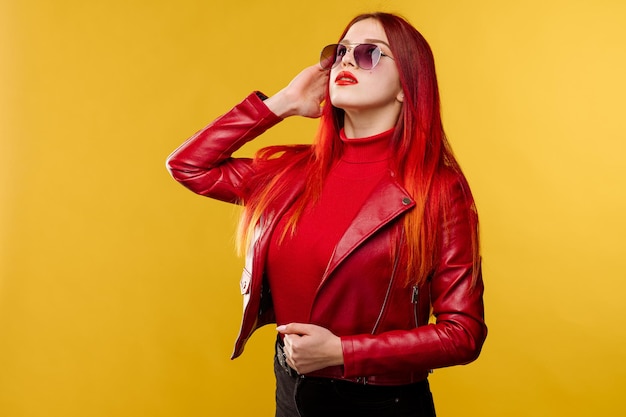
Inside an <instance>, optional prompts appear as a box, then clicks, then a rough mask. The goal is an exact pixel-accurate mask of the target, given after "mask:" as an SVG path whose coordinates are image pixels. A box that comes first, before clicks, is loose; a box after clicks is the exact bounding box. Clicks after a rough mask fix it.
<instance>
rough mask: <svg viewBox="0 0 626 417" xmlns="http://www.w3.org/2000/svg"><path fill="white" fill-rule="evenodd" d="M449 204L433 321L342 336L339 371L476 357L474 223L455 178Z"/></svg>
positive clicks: (479, 303)
mask: <svg viewBox="0 0 626 417" xmlns="http://www.w3.org/2000/svg"><path fill="white" fill-rule="evenodd" d="M450 187H451V190H450V201H451V204H450V209H449V212H448V214H447V216H446V219H444V220H445V223H444V224H442V240H441V249H440V261H439V264H438V267H437V269H436V271H435V274H434V276H433V278H432V281H431V286H430V291H431V292H430V293H431V303H432V310H433V314H434V316H435V317H436V323H435V324H429V325H425V326H420V327H417V328H415V329H412V330H395V331H388V332H384V333H381V334H377V335H356V336H347V337H342V338H341V341H342V350H343V358H344V372H345V373H344V376H345V377H354V376H363V375H379V374H385V373H389V372H401V371H403V370H415V371H419V370H428V369H435V368H441V367H446V366H452V365H458V364H465V363H469V362H471V361H473V360H475V359H476V358H477V357H478V355H479V353H480V350H481V348H482V345H483V342H484V340H485V338H486V335H487V328H486V326H485V322H484V309H483V282H482V277H481V275H480V271H479V273H478V278H477V280H476V282H475V283H474V282H473V279H472V275H473V272H474V267H473V256H472V249H471V241H470V239H469V236H470V231H471V229H470V228H476V227H477V224H475V222H474V221H473V220H472V216H471V213H470V210H471V208H470V202H471V201H470V199H469V197H468V196H467V195H466V193H465V190H464V185H462V184H461V182H459V181H458V180H455V181H454V182H453V183H452V184H451V186H450Z"/></svg>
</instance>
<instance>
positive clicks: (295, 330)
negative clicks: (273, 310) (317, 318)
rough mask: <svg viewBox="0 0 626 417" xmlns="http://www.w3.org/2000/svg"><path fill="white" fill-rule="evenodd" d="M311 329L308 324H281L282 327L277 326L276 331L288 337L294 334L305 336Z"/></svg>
mask: <svg viewBox="0 0 626 417" xmlns="http://www.w3.org/2000/svg"><path fill="white" fill-rule="evenodd" d="M310 329H311V325H310V324H305V323H289V324H283V325H282V326H278V327H277V328H276V330H277V331H278V332H279V333H282V334H285V335H289V334H296V335H300V336H301V335H305V334H309V332H310Z"/></svg>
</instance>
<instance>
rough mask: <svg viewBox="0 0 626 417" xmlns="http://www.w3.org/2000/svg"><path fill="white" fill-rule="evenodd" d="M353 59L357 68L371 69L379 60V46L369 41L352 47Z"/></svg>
mask: <svg viewBox="0 0 626 417" xmlns="http://www.w3.org/2000/svg"><path fill="white" fill-rule="evenodd" d="M354 60H355V61H356V64H357V65H358V66H359V68H362V69H364V70H369V69H372V68H374V67H375V66H376V64H378V61H379V60H380V48H378V46H376V45H373V44H370V43H362V44H361V45H358V46H356V47H355V48H354Z"/></svg>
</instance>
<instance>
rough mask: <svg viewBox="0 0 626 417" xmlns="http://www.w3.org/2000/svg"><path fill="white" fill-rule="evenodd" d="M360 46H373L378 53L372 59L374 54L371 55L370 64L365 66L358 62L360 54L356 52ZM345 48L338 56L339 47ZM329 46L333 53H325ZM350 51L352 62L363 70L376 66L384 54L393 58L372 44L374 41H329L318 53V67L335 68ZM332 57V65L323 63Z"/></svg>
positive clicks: (360, 57)
mask: <svg viewBox="0 0 626 417" xmlns="http://www.w3.org/2000/svg"><path fill="white" fill-rule="evenodd" d="M362 46H364V47H366V49H367V48H368V47H372V46H373V47H374V51H378V55H377V57H376V59H374V55H372V60H371V61H372V66H371V67H369V68H367V67H364V66H363V65H361V64H362V63H361V62H359V61H361V59H363V58H362V55H361V54H359V53H356V52H357V49H358V48H361V47H362ZM341 47H343V48H345V52H344V54H343V55H341V56H339V48H341ZM330 48H332V50H333V53H332V54H329V53H325V52H326V51H327V50H329V49H330ZM349 51H352V56H353V57H354V62H355V64H356V66H357V67H359V68H361V69H363V70H371V69H373V68H375V67H376V65H378V63H379V62H380V58H381V57H383V56H386V57H387V58H391V59H393V57H392V56H389V55H387V54H386V53H384V52H383V50H382V49H381V48H380V46H378V45H376V44H374V43H351V44H345V43H331V44H330V45H326V46H325V47H324V48H322V52H321V53H320V67H322V69H325V70H330V69H332V68H335V67H336V66H337V65H339V63H340V62H341V60H342V59H343V57H344V56H345V55H346V54H347V53H348V52H349ZM364 53H367V52H364ZM333 57H334V60H333V61H332V65H324V62H329V61H330V60H331V58H333Z"/></svg>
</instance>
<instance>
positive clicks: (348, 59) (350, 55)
mask: <svg viewBox="0 0 626 417" xmlns="http://www.w3.org/2000/svg"><path fill="white" fill-rule="evenodd" d="M341 65H342V66H348V65H352V66H353V67H356V66H357V65H356V61H355V60H354V48H347V49H346V53H345V55H344V56H342V57H341Z"/></svg>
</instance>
